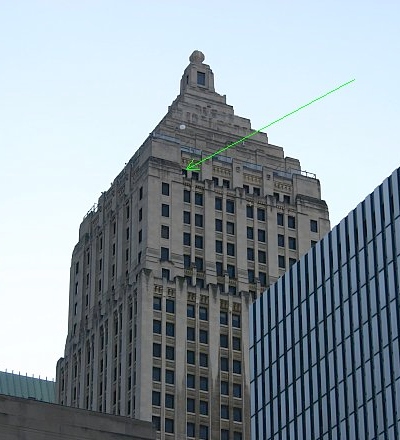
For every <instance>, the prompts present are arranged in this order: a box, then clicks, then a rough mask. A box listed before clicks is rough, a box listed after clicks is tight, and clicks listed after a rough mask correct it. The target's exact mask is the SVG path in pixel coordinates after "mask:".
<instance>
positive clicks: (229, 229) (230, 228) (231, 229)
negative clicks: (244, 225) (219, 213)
mask: <svg viewBox="0 0 400 440" xmlns="http://www.w3.org/2000/svg"><path fill="white" fill-rule="evenodd" d="M226 233H227V234H231V235H233V234H234V233H235V224H234V223H232V222H226Z"/></svg>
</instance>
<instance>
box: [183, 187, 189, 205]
mask: <svg viewBox="0 0 400 440" xmlns="http://www.w3.org/2000/svg"><path fill="white" fill-rule="evenodd" d="M183 201H184V202H186V203H190V191H188V190H186V189H184V190H183Z"/></svg>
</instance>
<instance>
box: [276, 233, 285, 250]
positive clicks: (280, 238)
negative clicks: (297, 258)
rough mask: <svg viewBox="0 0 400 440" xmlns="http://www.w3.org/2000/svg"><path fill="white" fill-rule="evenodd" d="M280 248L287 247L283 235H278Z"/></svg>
mask: <svg viewBox="0 0 400 440" xmlns="http://www.w3.org/2000/svg"><path fill="white" fill-rule="evenodd" d="M278 246H280V247H284V246H285V236H284V235H282V234H278Z"/></svg>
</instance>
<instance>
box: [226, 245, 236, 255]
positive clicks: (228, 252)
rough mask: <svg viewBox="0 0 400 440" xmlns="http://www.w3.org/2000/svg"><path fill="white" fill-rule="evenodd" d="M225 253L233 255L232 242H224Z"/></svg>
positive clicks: (233, 247)
mask: <svg viewBox="0 0 400 440" xmlns="http://www.w3.org/2000/svg"><path fill="white" fill-rule="evenodd" d="M226 253H227V254H228V255H230V256H231V257H234V256H235V245H234V244H233V243H226Z"/></svg>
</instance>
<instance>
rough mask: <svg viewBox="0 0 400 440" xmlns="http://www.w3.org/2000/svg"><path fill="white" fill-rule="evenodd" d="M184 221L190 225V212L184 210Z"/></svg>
mask: <svg viewBox="0 0 400 440" xmlns="http://www.w3.org/2000/svg"><path fill="white" fill-rule="evenodd" d="M183 223H185V224H187V225H190V212H189V211H183Z"/></svg>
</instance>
